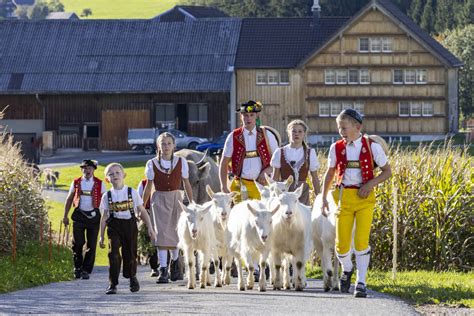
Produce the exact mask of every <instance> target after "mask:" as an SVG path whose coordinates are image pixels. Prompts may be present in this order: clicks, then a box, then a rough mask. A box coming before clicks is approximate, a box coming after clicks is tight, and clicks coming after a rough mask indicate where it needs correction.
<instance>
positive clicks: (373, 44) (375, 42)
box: [370, 37, 382, 52]
mask: <svg viewBox="0 0 474 316" xmlns="http://www.w3.org/2000/svg"><path fill="white" fill-rule="evenodd" d="M381 50H382V39H380V38H377V37H375V38H371V39H370V51H371V52H380V51H381Z"/></svg>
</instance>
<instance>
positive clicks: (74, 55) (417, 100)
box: [0, 0, 462, 150]
mask: <svg viewBox="0 0 474 316" xmlns="http://www.w3.org/2000/svg"><path fill="white" fill-rule="evenodd" d="M316 3H317V1H316ZM0 39H1V41H2V45H1V46H0V109H1V108H3V106H4V105H9V107H8V109H7V110H6V112H5V120H4V121H2V125H7V127H8V128H9V129H10V130H11V131H12V132H13V133H14V134H15V135H16V136H17V138H18V139H30V138H34V137H36V138H37V137H39V136H41V134H42V133H43V132H45V131H52V132H53V133H54V135H55V139H56V144H57V146H58V147H63V148H68V147H69V148H70V147H73V148H83V149H86V150H87V149H112V150H123V149H128V148H129V146H128V144H127V130H128V128H140V127H162V126H170V127H176V128H178V129H181V130H183V131H185V132H188V133H189V134H192V135H193V136H201V137H209V138H212V137H216V136H219V135H221V134H222V132H224V131H228V130H231V129H233V128H235V127H236V126H238V125H239V124H240V122H239V121H238V116H237V115H236V113H235V109H236V107H237V105H238V104H240V103H243V102H246V101H248V100H249V99H252V100H259V101H261V102H262V103H263V104H264V112H263V114H262V121H263V123H264V124H267V125H271V126H273V127H275V128H277V129H278V130H279V131H280V133H281V134H282V136H284V138H285V136H286V132H285V127H286V125H287V124H288V123H289V121H291V120H292V119H296V118H300V119H303V120H305V121H306V122H307V123H308V125H309V127H310V137H309V140H310V142H311V143H319V144H321V143H329V142H332V141H334V140H335V139H336V138H337V137H338V135H337V130H336V124H335V116H337V114H338V113H339V112H340V111H341V110H342V109H344V108H348V107H350V108H354V109H356V110H358V111H360V112H361V113H363V115H364V117H365V118H364V129H365V131H366V132H368V133H375V134H379V135H381V136H384V137H385V138H387V139H388V140H411V141H417V140H423V139H426V140H429V139H435V138H437V137H442V136H443V135H446V134H449V133H452V132H456V131H457V129H458V126H457V122H458V78H457V76H458V68H459V67H461V66H462V63H461V62H460V61H459V60H458V59H457V58H456V57H454V56H453V55H452V54H451V53H450V52H449V51H447V50H446V49H445V48H444V47H442V46H441V45H440V44H438V43H437V42H436V41H435V40H433V39H432V38H431V37H430V36H429V35H428V34H427V33H425V32H424V31H423V30H421V29H420V28H419V27H418V26H417V25H416V24H415V23H414V22H413V21H411V20H410V19H409V18H408V17H406V16H405V15H404V14H403V13H402V12H401V11H400V10H399V9H398V8H397V7H396V6H395V5H394V4H392V3H391V1H390V0H372V1H370V3H369V4H368V5H367V6H366V7H364V8H363V9H361V10H360V11H359V12H358V13H357V14H356V15H355V16H353V17H320V16H319V11H318V6H317V5H315V6H314V15H313V17H307V18H244V19H238V18H230V17H226V16H225V14H223V13H222V12H220V11H218V10H213V9H208V8H202V7H184V6H178V7H175V8H174V9H172V10H170V11H167V12H165V13H163V14H162V15H160V16H158V17H156V18H154V19H150V20H96V21H94V20H46V21H36V22H33V21H1V22H0Z"/></svg>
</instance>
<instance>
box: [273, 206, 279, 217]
mask: <svg viewBox="0 0 474 316" xmlns="http://www.w3.org/2000/svg"><path fill="white" fill-rule="evenodd" d="M279 209H280V204H278V205H277V206H276V207H275V208H274V209H273V211H272V215H275V213H276V212H277V211H278V210H279Z"/></svg>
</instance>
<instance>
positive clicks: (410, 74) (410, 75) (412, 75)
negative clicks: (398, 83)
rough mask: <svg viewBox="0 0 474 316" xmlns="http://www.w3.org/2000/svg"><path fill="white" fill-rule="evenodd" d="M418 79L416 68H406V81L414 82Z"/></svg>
mask: <svg viewBox="0 0 474 316" xmlns="http://www.w3.org/2000/svg"><path fill="white" fill-rule="evenodd" d="M415 81H416V71H415V70H405V83H407V84H413V83H415Z"/></svg>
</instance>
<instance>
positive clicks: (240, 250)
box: [227, 200, 279, 292]
mask: <svg viewBox="0 0 474 316" xmlns="http://www.w3.org/2000/svg"><path fill="white" fill-rule="evenodd" d="M278 208H279V205H277V206H276V207H275V208H274V209H273V210H272V211H269V210H268V209H267V206H266V204H265V203H263V202H261V201H258V200H251V201H244V202H241V203H239V204H237V205H235V206H234V207H233V208H232V211H231V212H230V216H229V223H228V226H227V228H228V239H227V240H228V241H229V244H228V246H229V250H230V253H231V255H233V256H234V257H235V264H236V265H237V270H238V273H239V281H238V286H239V289H240V290H241V291H245V285H244V280H243V275H242V261H243V263H244V264H245V266H246V267H247V269H248V276H247V289H249V290H251V289H253V286H254V276H253V272H254V270H255V267H254V262H255V261H256V260H259V264H260V271H262V272H263V271H265V265H266V261H267V258H268V255H269V253H270V245H271V240H270V239H271V234H272V216H273V214H275V213H276V211H278ZM258 289H259V291H261V292H264V291H266V279H265V273H260V278H259V282H258Z"/></svg>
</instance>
